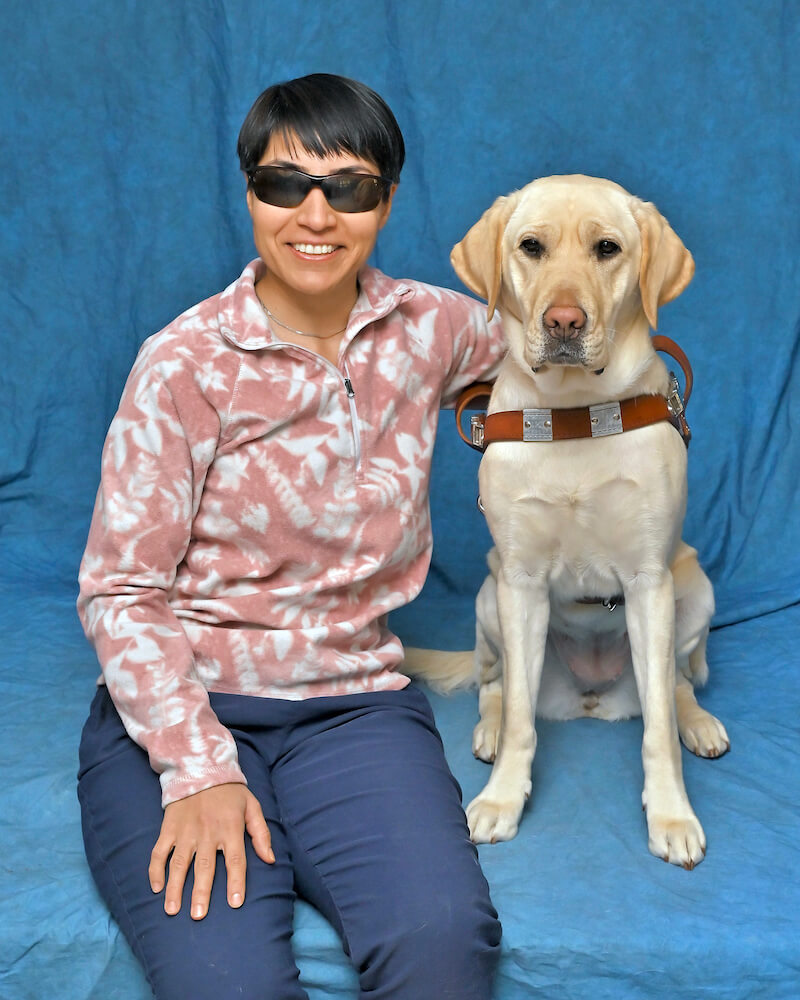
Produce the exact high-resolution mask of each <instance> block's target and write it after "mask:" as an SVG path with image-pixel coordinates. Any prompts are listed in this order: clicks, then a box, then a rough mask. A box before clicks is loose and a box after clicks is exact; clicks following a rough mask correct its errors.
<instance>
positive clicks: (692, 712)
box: [675, 642, 731, 757]
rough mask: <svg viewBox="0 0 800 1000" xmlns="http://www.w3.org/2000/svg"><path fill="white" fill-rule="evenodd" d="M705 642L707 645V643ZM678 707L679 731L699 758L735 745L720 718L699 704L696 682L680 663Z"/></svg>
mask: <svg viewBox="0 0 800 1000" xmlns="http://www.w3.org/2000/svg"><path fill="white" fill-rule="evenodd" d="M702 645H703V648H705V642H703V644H702ZM700 655H703V653H702V652H701V654H700ZM675 707H676V710H677V714H678V732H679V733H680V736H681V740H682V741H683V744H684V746H685V747H686V748H687V749H688V750H691V751H692V753H694V754H697V756H698V757H721V756H722V755H723V754H724V753H727V751H728V750H730V748H731V744H730V740H729V739H728V734H727V732H726V731H725V727H724V726H723V725H722V723H721V722H720V721H719V719H717V718H716V717H715V716H713V715H712V714H711V713H710V712H707V711H706V710H705V709H704V708H701V707H700V705H698V704H697V698H696V697H695V694H694V685H693V684H692V682H691V681H690V680H689V678H688V677H686V675H685V674H684V673H683V671H682V670H681V669H680V665H679V669H678V675H677V679H676V684H675Z"/></svg>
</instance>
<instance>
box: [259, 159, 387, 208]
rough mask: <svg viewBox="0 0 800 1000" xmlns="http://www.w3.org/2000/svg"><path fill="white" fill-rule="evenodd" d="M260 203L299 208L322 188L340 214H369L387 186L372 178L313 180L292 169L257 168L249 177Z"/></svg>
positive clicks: (352, 176)
mask: <svg viewBox="0 0 800 1000" xmlns="http://www.w3.org/2000/svg"><path fill="white" fill-rule="evenodd" d="M248 177H249V178H250V186H251V187H252V189H253V193H254V194H255V196H256V198H258V200H259V201H263V202H265V203H266V204H267V205H276V206H277V207H278V208H297V206H298V205H299V204H301V202H302V201H303V200H304V199H305V197H306V196H307V195H308V193H309V191H310V190H311V189H312V188H313V187H321V188H322V193H323V194H324V195H325V197H326V198H327V200H328V204H329V205H330V206H331V208H333V209H335V210H336V211H337V212H370V211H372V209H373V208H375V207H376V206H377V204H378V202H379V201H380V200H381V196H382V195H383V192H384V187H385V182H384V180H383V179H382V178H381V177H373V176H372V175H371V174H369V175H367V174H332V175H331V176H329V177H311V176H309V175H308V174H304V173H303V172H302V171H300V170H293V169H292V168H291V167H272V166H269V167H255V168H254V169H253V170H251V171H250V173H249V174H248Z"/></svg>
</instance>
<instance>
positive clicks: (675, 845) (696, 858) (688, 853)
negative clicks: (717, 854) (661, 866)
mask: <svg viewBox="0 0 800 1000" xmlns="http://www.w3.org/2000/svg"><path fill="white" fill-rule="evenodd" d="M647 825H648V830H649V843H648V847H649V848H650V852H651V853H652V854H655V856H656V857H657V858H661V859H662V860H663V861H668V862H669V863H670V864H671V865H679V866H680V867H681V868H685V869H686V870H687V871H691V869H692V868H694V867H695V866H696V865H699V864H700V862H701V861H702V860H703V858H704V857H705V856H706V837H705V834H704V833H703V828H702V826H700V823H699V822H698V820H697V817H695V816H694V815H692V816H690V817H687V818H686V819H668V818H665V817H660V816H656V817H651V816H648V820H647Z"/></svg>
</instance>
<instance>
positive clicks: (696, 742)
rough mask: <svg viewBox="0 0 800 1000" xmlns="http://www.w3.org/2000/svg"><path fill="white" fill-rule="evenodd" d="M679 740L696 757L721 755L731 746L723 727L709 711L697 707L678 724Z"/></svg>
mask: <svg viewBox="0 0 800 1000" xmlns="http://www.w3.org/2000/svg"><path fill="white" fill-rule="evenodd" d="M680 733H681V740H682V741H683V744H684V746H685V747H686V749H687V750H691V752H692V753H693V754H697V756H698V757H711V758H713V757H721V756H722V755H723V754H725V753H727V752H728V750H730V748H731V743H730V740H729V739H728V734H727V732H726V731H725V727H724V726H723V725H722V723H721V722H720V721H719V719H717V718H715V717H714V716H713V715H711V714H710V713H709V712H706V711H704V710H703V709H699V710H698V711H697V713H693V714H692V718H691V719H688V720H685V721H684V722H683V724H682V725H681V726H680Z"/></svg>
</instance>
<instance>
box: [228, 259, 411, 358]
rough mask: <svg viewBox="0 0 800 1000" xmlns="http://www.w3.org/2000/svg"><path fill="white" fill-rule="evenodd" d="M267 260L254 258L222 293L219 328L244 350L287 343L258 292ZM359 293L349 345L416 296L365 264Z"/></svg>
mask: <svg viewBox="0 0 800 1000" xmlns="http://www.w3.org/2000/svg"><path fill="white" fill-rule="evenodd" d="M264 271H265V267H264V263H263V262H262V261H261V260H260V259H258V258H257V259H256V260H253V261H251V262H250V263H249V264H248V265H247V267H246V268H245V270H244V271H243V272H242V275H241V277H240V278H238V279H237V280H236V281H234V282H233V284H231V285H229V286H228V287H227V288H226V289H225V290H224V291H223V292H222V293H221V294H220V296H219V312H218V318H219V330H220V333H221V334H222V336H223V337H224V338H225V339H226V340H227V341H229V342H230V343H231V344H234V345H235V346H236V347H240V348H242V349H243V350H245V351H260V350H263V349H264V348H269V347H278V346H282V345H283V344H284V343H285V342H284V341H282V340H280V339H279V338H278V337H276V336H275V334H274V333H273V331H272V330H271V329H270V327H269V324H268V322H267V318H266V316H265V315H264V310H263V308H262V306H261V302H260V301H259V298H258V295H257V294H256V290H255V285H256V282H257V281H258V280H259V279H260V278H261V277H262V276H263V274H264ZM358 283H359V289H360V290H359V294H358V299H357V300H356V304H355V306H354V307H353V311H352V312H351V313H350V319H349V321H348V324H347V330H346V331H345V333H344V336H343V338H342V347H343V348H344V347H346V346H347V344H349V343H350V342H351V341H352V340H353V338H354V337H355V336H356V335H357V334H358V333H359V331H361V330H363V329H364V327H365V326H368V325H369V324H370V323H374V322H375V321H376V320H379V319H383V318H384V317H385V316H388V315H389V314H390V313H391V312H393V311H394V310H395V309H396V308H397V307H398V305H399V304H400V303H401V302H403V301H406V300H408V299H411V298H413V296H414V289H413V288H412V287H410V286H409V285H407V284H405V283H404V282H402V281H395V280H394V279H393V278H389V277H387V275H385V274H384V273H383V272H382V271H379V270H378V269H377V268H374V267H364V268H362V269H361V271H359V274H358Z"/></svg>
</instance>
